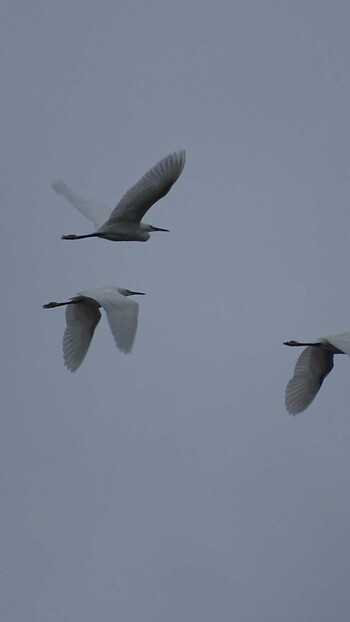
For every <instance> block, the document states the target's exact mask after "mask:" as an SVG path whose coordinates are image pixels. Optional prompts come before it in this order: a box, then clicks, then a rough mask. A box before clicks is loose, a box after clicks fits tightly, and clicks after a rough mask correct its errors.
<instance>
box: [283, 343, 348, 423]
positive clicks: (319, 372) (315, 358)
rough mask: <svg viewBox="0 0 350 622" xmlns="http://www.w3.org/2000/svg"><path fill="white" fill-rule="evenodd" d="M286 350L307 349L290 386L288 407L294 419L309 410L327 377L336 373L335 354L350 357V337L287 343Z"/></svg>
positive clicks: (301, 356)
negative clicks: (293, 348) (287, 348)
mask: <svg viewBox="0 0 350 622" xmlns="http://www.w3.org/2000/svg"><path fill="white" fill-rule="evenodd" d="M284 345H286V346H297V347H305V349H304V350H303V351H302V353H301V355H300V356H299V358H298V360H297V362H296V365H295V368H294V374H293V377H292V378H291V380H290V381H289V382H288V384H287V387H286V394H285V404H286V408H287V410H288V412H289V413H290V414H291V415H296V414H298V413H300V412H302V411H303V410H305V409H306V408H307V407H308V406H309V405H310V404H311V402H312V401H313V400H314V398H315V397H316V395H317V393H318V391H319V390H320V388H321V386H322V383H323V381H324V379H325V378H326V376H328V374H329V373H330V372H331V371H332V369H333V365H334V363H333V358H334V355H335V354H348V355H349V356H350V333H340V334H336V335H329V336H328V337H321V338H320V339H316V341H314V342H311V343H301V342H299V341H285V342H284Z"/></svg>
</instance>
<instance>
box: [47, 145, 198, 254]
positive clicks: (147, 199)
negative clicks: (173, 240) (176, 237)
mask: <svg viewBox="0 0 350 622" xmlns="http://www.w3.org/2000/svg"><path fill="white" fill-rule="evenodd" d="M185 159H186V157H185V152H184V151H179V152H178V153H173V154H170V155H168V156H167V157H166V158H164V159H163V160H161V161H160V162H158V164H156V165H155V166H154V167H153V168H151V169H150V170H149V171H148V172H147V173H146V174H145V175H144V176H143V177H141V179H140V180H139V181H138V182H137V183H136V184H135V185H134V186H132V188H130V190H128V191H127V192H126V194H125V195H124V196H123V197H122V198H121V200H120V201H119V203H118V204H117V206H116V207H115V208H114V210H113V211H112V213H111V214H110V215H109V217H108V218H107V219H106V207H105V206H101V205H97V204H94V203H93V202H92V201H89V200H87V199H83V198H81V197H79V196H78V195H76V194H75V193H74V192H73V191H71V190H70V189H69V188H68V187H67V186H66V185H65V184H64V183H63V182H56V183H55V184H53V188H54V190H56V192H59V193H60V194H63V195H64V196H65V197H66V198H67V199H68V200H69V201H70V202H71V203H72V204H73V205H74V206H75V207H77V209H79V211H80V212H82V213H83V214H84V215H85V216H87V218H90V220H92V222H93V223H94V224H95V226H96V227H97V228H96V230H95V231H94V232H92V233H87V234H83V235H75V234H70V235H63V236H62V239H64V240H80V239H83V238H94V237H96V238H103V239H105V240H111V241H113V242H130V241H135V242H146V241H147V240H149V238H150V233H151V232H152V231H168V229H161V228H159V227H153V226H152V225H148V224H146V223H143V222H141V220H142V218H143V216H144V215H145V214H146V212H147V211H148V210H149V209H150V208H151V207H152V205H154V203H156V202H157V201H159V199H161V198H162V197H164V196H165V195H166V194H168V192H169V190H170V188H171V187H172V185H173V184H174V183H175V181H176V180H177V179H178V178H179V176H180V174H181V172H182V170H183V168H184V166H185ZM102 215H103V218H102Z"/></svg>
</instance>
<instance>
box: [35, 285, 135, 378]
mask: <svg viewBox="0 0 350 622" xmlns="http://www.w3.org/2000/svg"><path fill="white" fill-rule="evenodd" d="M136 294H137V295H144V294H143V292H133V291H131V290H130V289H123V288H122V287H115V286H113V285H111V286H109V287H100V288H96V289H87V290H85V291H84V292H79V293H78V294H77V295H76V296H74V297H73V298H71V299H70V300H68V301H67V302H49V303H48V304H46V305H44V309H53V308H54V307H62V306H65V305H66V324H67V326H66V330H65V333H64V336H63V359H64V364H65V365H66V367H68V369H70V371H76V370H77V369H78V367H80V365H81V364H82V362H83V360H84V358H85V356H86V353H87V351H88V349H89V346H90V343H91V340H92V337H93V335H94V332H95V328H96V326H97V324H98V323H99V321H100V318H101V312H100V308H101V307H103V309H104V310H105V312H106V315H107V320H108V322H109V326H110V328H111V331H112V334H113V337H114V339H115V342H116V344H117V347H118V348H119V350H121V351H122V352H124V353H125V354H127V353H128V352H131V349H132V346H133V343H134V339H135V335H136V329H137V316H138V310H139V305H138V304H137V302H134V301H133V300H128V296H134V295H136Z"/></svg>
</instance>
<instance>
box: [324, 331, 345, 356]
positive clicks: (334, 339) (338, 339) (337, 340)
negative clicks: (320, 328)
mask: <svg viewBox="0 0 350 622" xmlns="http://www.w3.org/2000/svg"><path fill="white" fill-rule="evenodd" d="M327 341H329V343H331V344H332V346H334V347H335V348H338V350H340V351H341V352H343V353H344V354H347V355H348V356H350V333H340V334H338V335H329V337H327Z"/></svg>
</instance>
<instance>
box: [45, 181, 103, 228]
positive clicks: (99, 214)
mask: <svg viewBox="0 0 350 622" xmlns="http://www.w3.org/2000/svg"><path fill="white" fill-rule="evenodd" d="M52 187H53V189H54V190H55V191H56V192H57V193H58V194H63V196H64V197H66V199H68V201H69V202H70V203H71V204H72V205H74V207H76V208H77V209H78V210H79V212H80V213H81V214H83V215H84V216H86V218H89V220H91V221H92V222H93V223H94V225H95V227H96V228H98V227H100V226H101V225H102V224H103V223H104V222H105V221H106V220H108V218H109V216H110V213H111V208H110V207H108V206H107V205H100V204H99V203H95V202H94V201H90V200H89V199H84V198H83V197H80V196H78V195H77V194H75V192H73V190H71V189H70V188H68V186H66V184H65V183H64V182H63V181H56V182H55V183H54V184H52Z"/></svg>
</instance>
